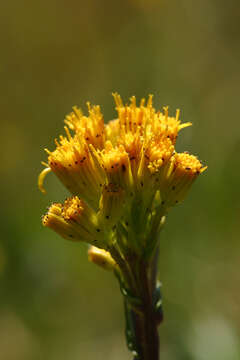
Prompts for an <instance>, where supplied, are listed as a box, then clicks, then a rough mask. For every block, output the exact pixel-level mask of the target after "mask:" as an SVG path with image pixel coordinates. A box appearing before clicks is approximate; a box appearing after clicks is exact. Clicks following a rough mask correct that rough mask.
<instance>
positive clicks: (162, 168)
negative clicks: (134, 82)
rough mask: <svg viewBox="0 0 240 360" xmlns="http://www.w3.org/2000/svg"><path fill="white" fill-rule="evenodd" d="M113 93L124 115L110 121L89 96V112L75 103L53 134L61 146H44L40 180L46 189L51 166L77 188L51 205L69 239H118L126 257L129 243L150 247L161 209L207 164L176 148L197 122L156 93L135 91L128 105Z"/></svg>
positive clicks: (47, 221)
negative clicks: (159, 102) (61, 129)
mask: <svg viewBox="0 0 240 360" xmlns="http://www.w3.org/2000/svg"><path fill="white" fill-rule="evenodd" d="M113 96H114V100H115V103H116V110H117V114H118V115H117V118H116V119H115V120H112V121H110V122H109V123H108V124H104V119H103V115H102V113H101V110H100V107H99V106H91V105H90V104H89V103H87V105H88V116H85V115H83V113H82V111H81V110H79V109H78V108H77V107H74V108H73V112H72V113H71V114H70V115H68V116H67V117H66V119H65V123H66V126H65V132H66V136H60V139H59V140H55V143H56V148H55V150H53V151H49V150H46V152H47V153H48V162H47V164H45V163H44V164H45V165H46V169H44V170H43V172H42V173H41V174H40V176H39V187H40V189H41V190H42V191H44V188H43V180H44V177H45V175H46V174H47V173H48V172H51V171H52V172H53V173H55V174H56V175H57V177H58V178H59V180H60V181H61V182H62V183H63V184H64V185H65V186H66V187H67V189H68V190H69V191H70V192H71V193H72V195H73V197H71V198H69V199H67V200H66V201H65V203H64V204H53V205H52V206H51V207H50V208H49V211H48V213H47V214H46V215H45V216H44V218H43V224H44V225H45V226H47V227H50V228H52V229H53V230H55V231H56V232H57V233H59V234H60V235H62V236H63V237H64V238H67V239H71V240H83V241H85V242H87V243H89V244H91V245H94V246H97V247H98V248H102V249H111V248H113V247H117V248H118V250H119V252H120V254H121V256H123V257H124V253H125V251H127V249H129V248H132V249H134V251H142V250H143V249H144V247H146V244H147V242H148V241H150V240H151V239H150V240H149V239H148V237H149V234H152V233H153V230H154V231H155V232H158V231H159V227H160V223H161V219H162V217H163V216H164V215H165V214H166V212H167V211H168V210H169V209H170V208H171V207H172V206H174V205H175V204H176V203H178V202H181V201H182V200H183V199H184V198H185V196H186V194H187V192H188V190H189V188H190V187H191V185H192V183H193V182H194V180H195V179H196V178H197V177H198V175H199V174H201V173H202V172H203V171H204V170H205V169H206V167H203V166H202V164H201V162H200V161H199V160H198V159H197V158H196V157H195V156H193V155H189V154H188V153H177V152H176V151H175V143H176V140H177V137H178V133H179V131H180V130H181V129H183V128H185V127H187V126H190V125H191V123H189V122H188V123H181V121H180V112H179V110H177V111H176V115H175V117H171V116H169V113H168V108H167V107H164V108H163V112H161V111H156V110H155V108H154V107H153V100H152V99H153V96H152V95H150V96H149V97H148V100H147V102H146V104H145V99H142V100H141V101H140V104H139V105H138V106H137V104H136V98H135V97H134V96H133V97H131V98H130V103H129V104H127V105H124V104H123V102H122V99H121V97H120V95H118V94H116V93H115V94H113ZM70 132H73V133H72V134H71V133H70ZM159 214H160V215H159ZM136 234H137V236H136ZM103 254H104V256H105V255H106V254H105V253H103ZM98 255H99V254H98V253H97V255H96V254H95V252H90V255H89V256H90V257H91V258H92V259H93V258H94V259H96V258H97V257H96V256H98ZM100 255H101V256H103V255H102V254H100ZM96 262H97V260H96Z"/></svg>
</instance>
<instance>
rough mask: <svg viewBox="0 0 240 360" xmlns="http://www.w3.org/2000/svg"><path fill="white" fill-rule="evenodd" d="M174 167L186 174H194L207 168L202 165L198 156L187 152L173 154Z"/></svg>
mask: <svg viewBox="0 0 240 360" xmlns="http://www.w3.org/2000/svg"><path fill="white" fill-rule="evenodd" d="M174 159H175V162H174V167H175V168H176V169H177V170H178V171H179V172H180V173H183V174H188V175H189V176H196V175H199V174H200V173H202V172H203V171H205V170H206V169H207V167H206V166H205V167H203V165H202V164H201V162H200V161H199V160H198V158H197V157H196V156H194V155H190V154H188V153H180V154H177V153H176V154H175V156H174Z"/></svg>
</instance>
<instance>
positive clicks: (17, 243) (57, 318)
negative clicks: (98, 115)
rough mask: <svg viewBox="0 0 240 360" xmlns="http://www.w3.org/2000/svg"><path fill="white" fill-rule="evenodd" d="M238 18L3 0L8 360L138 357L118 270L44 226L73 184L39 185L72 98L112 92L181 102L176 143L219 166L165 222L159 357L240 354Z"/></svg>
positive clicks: (209, 4)
mask: <svg viewBox="0 0 240 360" xmlns="http://www.w3.org/2000/svg"><path fill="white" fill-rule="evenodd" d="M239 19H240V3H239V1H234V0H229V1H226V0H201V1H191V0H182V1H179V0H159V1H157V0H155V1H154V0H122V1H113V0H111V1H110V0H109V1H105V0H102V1H97V0H88V1H82V0H80V1H76V0H68V1H66V0H58V1H56V0H55V1H54V0H49V1H45V0H42V1H32V0H22V1H18V0H9V1H1V4H0V43H1V47H0V52H1V56H0V76H1V81H0V109H1V120H0V121H1V130H0V131H1V141H0V147H1V167H0V181H1V206H0V213H1V216H0V222H1V223H0V224H1V235H0V354H1V355H0V358H1V359H2V360H42V359H44V360H50V359H51V360H66V359H71V360H79V359H88V360H96V359H97V360H110V359H111V360H120V359H121V360H122V359H129V360H130V359H131V358H132V357H131V355H130V353H128V351H127V349H126V346H125V339H124V319H123V308H122V299H121V296H120V295H119V288H118V284H117V282H116V280H115V279H114V278H113V276H112V274H111V273H107V272H105V271H104V270H101V269H98V268H97V267H95V266H94V265H93V264H90V263H88V260H87V256H86V250H87V249H86V246H85V245H84V244H74V243H70V242H67V241H64V240H62V239H61V238H60V237H58V236H57V235H55V234H54V233H53V232H51V231H50V230H48V229H45V228H43V227H42V226H41V215H42V214H43V213H44V212H45V210H46V207H47V206H48V205H49V204H50V203H51V202H52V201H61V200H63V199H64V198H65V197H66V196H67V192H66V191H65V190H64V188H63V187H62V186H61V185H60V184H59V182H58V181H57V179H56V178H54V176H53V175H49V176H48V177H47V179H46V188H47V194H46V195H45V196H44V195H42V194H41V193H40V192H39V190H38V189H37V185H36V183H37V176H38V173H39V172H40V171H41V169H42V165H41V164H40V161H41V160H46V155H45V153H44V151H43V148H45V147H48V148H49V149H53V148H54V143H53V139H54V138H55V137H56V136H58V135H59V134H61V133H62V131H63V118H64V116H65V114H66V113H68V112H70V111H71V107H72V105H76V104H77V105H80V106H81V107H83V108H84V109H86V106H85V103H86V101H87V100H90V101H91V102H92V103H95V104H101V105H102V109H103V111H104V114H105V119H106V121H108V120H109V119H111V118H113V117H114V116H115V111H114V105H113V99H112V97H111V93H112V91H118V92H120V93H121V94H122V96H123V98H124V100H125V101H127V99H128V97H129V96H131V95H133V94H135V95H136V96H137V97H138V98H140V97H143V96H147V95H148V94H149V93H153V94H155V106H156V107H158V108H160V107H162V106H163V105H170V112H172V114H174V113H175V109H176V108H178V107H179V108H180V109H181V110H182V113H181V114H182V115H181V117H182V119H183V120H184V121H192V122H193V126H192V128H188V129H186V130H185V131H184V132H182V135H181V137H180V138H179V141H178V146H177V149H178V150H179V151H183V150H189V151H190V152H192V153H194V154H198V155H199V157H200V159H202V161H203V162H204V164H207V165H208V166H209V168H208V170H207V172H205V173H204V175H202V176H201V177H200V178H199V179H198V181H197V182H196V184H194V187H193V189H192V191H191V193H190V195H189V196H188V198H187V199H186V201H185V202H184V203H183V204H182V205H179V206H177V207H176V208H175V209H174V210H172V212H171V213H170V214H169V217H168V221H167V225H166V227H165V229H164V231H163V233H162V238H161V252H160V278H161V280H162V282H163V294H164V310H165V321H164V324H163V325H162V326H161V329H160V335H161V352H162V359H163V360H192V359H194V360H215V359H216V360H239V359H240V308H239V304H240V281H239V272H240V241H239V240H240V236H239V235H240V231H239V223H240V221H239V216H240V199H239V195H240V192H239V179H240V163H239V155H240V120H239V93H240V71H239V63H240V22H239Z"/></svg>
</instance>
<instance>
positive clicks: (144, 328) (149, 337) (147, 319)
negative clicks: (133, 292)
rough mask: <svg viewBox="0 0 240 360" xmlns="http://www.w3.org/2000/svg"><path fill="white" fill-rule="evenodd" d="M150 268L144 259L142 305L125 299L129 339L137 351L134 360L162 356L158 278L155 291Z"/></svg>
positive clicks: (140, 278)
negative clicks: (160, 347) (133, 303)
mask: <svg viewBox="0 0 240 360" xmlns="http://www.w3.org/2000/svg"><path fill="white" fill-rule="evenodd" d="M149 270H150V269H149V264H147V263H146V262H145V261H144V260H142V261H141V262H140V267H139V299H141V307H138V308H137V307H135V306H132V303H131V301H130V300H129V301H128V299H127V298H126V300H125V301H126V302H125V312H126V323H127V336H128V338H127V341H128V345H129V348H130V349H131V350H134V352H135V353H136V354H135V357H134V360H159V356H160V353H159V351H160V349H159V335H158V325H159V323H160V321H161V320H162V317H159V312H158V311H157V310H156V306H155V305H156V304H155V302H156V299H155V296H154V295H155V291H156V289H157V288H156V279H155V286H154V291H153V288H152V279H151V277H149Z"/></svg>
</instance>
